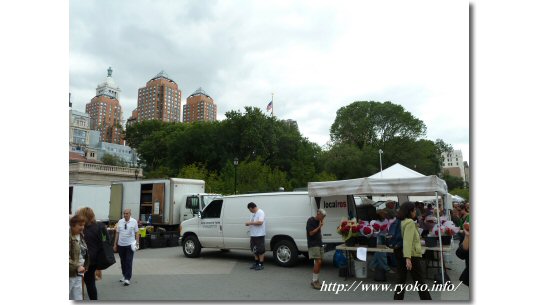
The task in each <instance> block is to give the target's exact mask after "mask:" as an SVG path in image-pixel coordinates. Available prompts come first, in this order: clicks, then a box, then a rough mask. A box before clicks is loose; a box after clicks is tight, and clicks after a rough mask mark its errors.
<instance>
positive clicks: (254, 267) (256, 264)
mask: <svg viewBox="0 0 538 305" xmlns="http://www.w3.org/2000/svg"><path fill="white" fill-rule="evenodd" d="M256 266H258V263H254V264H252V266H250V269H256Z"/></svg>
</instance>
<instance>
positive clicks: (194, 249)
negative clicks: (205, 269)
mask: <svg viewBox="0 0 538 305" xmlns="http://www.w3.org/2000/svg"><path fill="white" fill-rule="evenodd" d="M201 251H202V246H201V245H200V242H199V241H198V238H197V237H196V235H189V236H187V237H186V238H185V240H184V241H183V254H185V256H186V257H190V258H194V257H200V252H201Z"/></svg>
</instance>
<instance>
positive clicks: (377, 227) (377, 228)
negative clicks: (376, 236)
mask: <svg viewBox="0 0 538 305" xmlns="http://www.w3.org/2000/svg"><path fill="white" fill-rule="evenodd" d="M373 227H374V229H375V230H376V231H379V229H380V228H381V226H380V225H379V224H378V223H374V226H373Z"/></svg>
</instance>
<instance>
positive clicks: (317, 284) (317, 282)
mask: <svg viewBox="0 0 538 305" xmlns="http://www.w3.org/2000/svg"><path fill="white" fill-rule="evenodd" d="M310 286H312V288H314V289H317V290H320V289H321V284H320V283H319V281H315V282H312V283H310Z"/></svg>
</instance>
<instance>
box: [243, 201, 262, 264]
mask: <svg viewBox="0 0 538 305" xmlns="http://www.w3.org/2000/svg"><path fill="white" fill-rule="evenodd" d="M247 208H248V210H249V211H250V212H251V213H252V215H251V216H250V221H247V222H246V223H245V225H246V226H250V249H251V250H252V253H254V259H255V260H256V262H255V263H254V264H253V265H252V266H251V267H250V269H254V270H263V260H264V253H265V213H264V212H263V211H262V210H261V209H260V208H258V207H257V206H256V204H255V203H254V202H251V203H249V204H248V205H247Z"/></svg>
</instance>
